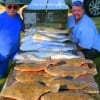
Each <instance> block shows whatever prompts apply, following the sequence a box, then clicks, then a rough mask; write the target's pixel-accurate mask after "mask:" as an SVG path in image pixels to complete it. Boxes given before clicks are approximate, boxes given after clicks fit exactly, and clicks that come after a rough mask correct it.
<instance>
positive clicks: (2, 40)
mask: <svg viewBox="0 0 100 100" xmlns="http://www.w3.org/2000/svg"><path fill="white" fill-rule="evenodd" d="M22 24H23V23H22V20H21V18H20V16H19V15H18V14H16V16H15V17H14V18H11V17H9V16H8V14H7V13H6V12H3V13H2V14H0V56H2V57H4V58H8V57H10V56H12V55H13V54H14V53H15V52H17V50H18V48H19V41H20V33H21V30H22ZM2 57H1V58H2ZM0 60H2V59H0Z"/></svg>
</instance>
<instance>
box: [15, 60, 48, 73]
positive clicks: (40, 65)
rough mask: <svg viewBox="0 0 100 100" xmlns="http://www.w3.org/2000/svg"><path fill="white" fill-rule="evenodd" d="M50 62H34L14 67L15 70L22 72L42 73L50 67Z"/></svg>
mask: <svg viewBox="0 0 100 100" xmlns="http://www.w3.org/2000/svg"><path fill="white" fill-rule="evenodd" d="M48 64H49V63H48V62H33V63H27V64H26V63H23V64H19V65H18V66H16V67H14V69H15V70H20V71H40V70H43V69H45V68H46V67H47V66H48Z"/></svg>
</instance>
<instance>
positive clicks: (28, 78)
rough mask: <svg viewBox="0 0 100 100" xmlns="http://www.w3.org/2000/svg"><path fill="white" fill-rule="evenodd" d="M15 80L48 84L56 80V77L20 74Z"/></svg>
mask: <svg viewBox="0 0 100 100" xmlns="http://www.w3.org/2000/svg"><path fill="white" fill-rule="evenodd" d="M15 79H16V80H17V81H19V82H34V81H40V82H43V83H45V84H46V83H48V82H50V81H53V80H54V79H56V77H53V76H47V75H45V74H28V73H19V74H18V75H16V77H15Z"/></svg>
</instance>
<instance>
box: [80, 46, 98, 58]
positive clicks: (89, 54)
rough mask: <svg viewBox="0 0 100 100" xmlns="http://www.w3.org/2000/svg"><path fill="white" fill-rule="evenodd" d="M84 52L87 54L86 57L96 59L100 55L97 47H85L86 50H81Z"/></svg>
mask: <svg viewBox="0 0 100 100" xmlns="http://www.w3.org/2000/svg"><path fill="white" fill-rule="evenodd" d="M81 51H82V52H83V54H84V55H85V58H87V59H92V60H93V59H95V58H97V57H100V52H99V51H98V50H96V49H93V48H92V49H90V50H89V49H84V50H81Z"/></svg>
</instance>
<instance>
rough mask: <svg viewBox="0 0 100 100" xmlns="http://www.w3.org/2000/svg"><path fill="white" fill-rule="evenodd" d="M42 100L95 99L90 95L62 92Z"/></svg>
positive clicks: (44, 96)
mask: <svg viewBox="0 0 100 100" xmlns="http://www.w3.org/2000/svg"><path fill="white" fill-rule="evenodd" d="M40 100H94V99H93V98H92V97H91V96H90V95H88V94H83V93H78V92H68V91H61V92H57V93H53V92H51V93H47V94H45V95H43V96H42V97H41V99H40Z"/></svg>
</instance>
